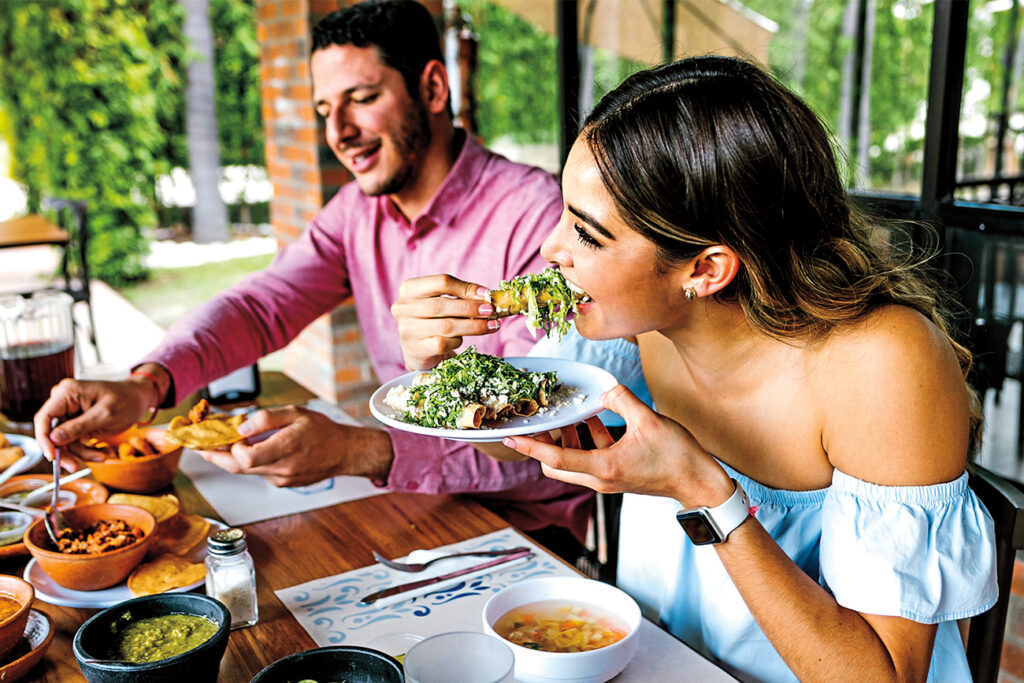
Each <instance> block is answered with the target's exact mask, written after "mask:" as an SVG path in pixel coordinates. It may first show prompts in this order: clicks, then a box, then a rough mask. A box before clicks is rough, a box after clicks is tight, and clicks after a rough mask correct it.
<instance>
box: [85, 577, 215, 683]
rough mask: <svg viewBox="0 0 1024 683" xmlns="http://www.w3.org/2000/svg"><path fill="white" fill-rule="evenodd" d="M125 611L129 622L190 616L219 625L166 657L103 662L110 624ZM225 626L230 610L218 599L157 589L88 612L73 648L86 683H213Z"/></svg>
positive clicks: (107, 652) (105, 656)
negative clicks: (202, 640)
mask: <svg viewBox="0 0 1024 683" xmlns="http://www.w3.org/2000/svg"><path fill="white" fill-rule="evenodd" d="M126 613H127V614H130V615H131V618H132V619H133V620H135V619H145V618H147V617H158V616H161V615H164V614H195V615H197V616H200V617H206V618H207V619H210V620H211V621H213V622H214V623H216V624H217V626H218V628H217V632H216V633H214V634H213V637H212V638H210V639H209V640H207V641H206V642H205V643H202V644H201V645H199V646H198V647H195V648H192V649H191V650H189V651H188V652H183V653H181V654H180V655H175V656H173V657H168V658H167V659H161V660H159V661H156V662H145V663H142V664H131V663H128V662H118V661H110V660H106V658H107V657H108V656H109V648H110V644H111V636H112V633H114V632H115V631H116V627H115V628H114V629H113V630H112V628H111V627H112V626H113V625H114V624H115V622H117V621H118V620H119V619H121V618H122V615H124V614H126ZM230 629H231V613H230V612H229V611H228V608H227V607H225V606H224V604H223V603H221V602H220V601H218V600H214V599H213V598H211V597H208V596H206V595H202V594H200V593H162V594H160V595H147V596H144V597H141V598H135V599H133V600H125V601H124V602H120V603H118V604H116V605H114V606H113V607H108V608H107V609H105V610H103V611H102V612H99V613H98V614H95V615H93V616H92V618H90V619H89V620H88V621H87V622H85V623H84V624H82V626H81V628H79V629H78V632H77V633H75V640H74V642H73V643H72V650H73V651H74V653H75V659H76V660H78V667H79V668H80V669H81V670H82V673H83V674H84V675H85V678H86V679H87V680H88V681H89V682H90V683H166V682H167V681H188V683H207V682H208V683H215V682H216V680H217V673H218V671H219V670H220V660H221V658H222V657H223V656H224V650H226V649H227V646H228V631H229V630H230ZM104 660H106V661H104Z"/></svg>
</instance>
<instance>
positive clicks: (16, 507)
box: [0, 501, 46, 517]
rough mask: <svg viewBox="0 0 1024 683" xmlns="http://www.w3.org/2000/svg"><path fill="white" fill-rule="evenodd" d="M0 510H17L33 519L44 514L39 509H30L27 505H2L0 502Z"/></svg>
mask: <svg viewBox="0 0 1024 683" xmlns="http://www.w3.org/2000/svg"><path fill="white" fill-rule="evenodd" d="M0 508H3V509H4V510H17V511H18V512H24V513H25V514H26V515H32V516H33V517H42V516H43V515H44V514H46V513H44V512H43V511H42V510H40V509H39V508H30V507H28V506H27V505H18V504H17V503H4V502H2V501H0Z"/></svg>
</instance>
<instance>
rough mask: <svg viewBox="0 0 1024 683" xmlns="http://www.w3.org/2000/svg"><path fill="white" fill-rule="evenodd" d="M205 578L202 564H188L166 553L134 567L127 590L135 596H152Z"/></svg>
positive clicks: (177, 556) (204, 567)
mask: <svg viewBox="0 0 1024 683" xmlns="http://www.w3.org/2000/svg"><path fill="white" fill-rule="evenodd" d="M205 576H206V566H205V565H204V564H203V563H202V562H189V561H188V560H186V559H185V558H184V557H181V556H180V555H174V554H170V553H168V554H164V555H160V556H158V557H156V558H154V559H153V561H152V562H147V563H145V564H140V565H139V566H138V567H136V568H135V570H134V571H132V573H131V574H130V575H129V576H128V590H130V591H131V592H132V595H135V596H142V595H153V594H155V593H163V592H165V591H169V590H173V589H175V588H182V587H184V586H188V585H191V584H193V583H195V582H196V581H200V580H202V579H203V578H204V577H205Z"/></svg>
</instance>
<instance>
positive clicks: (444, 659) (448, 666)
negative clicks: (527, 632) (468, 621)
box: [404, 631, 516, 683]
mask: <svg viewBox="0 0 1024 683" xmlns="http://www.w3.org/2000/svg"><path fill="white" fill-rule="evenodd" d="M515 664H516V659H515V655H513V654H512V648H510V647H509V646H508V645H506V644H505V643H504V642H503V641H501V640H499V639H498V638H495V637H494V636H489V635H487V634H486V633H475V632H473V631H453V632H451V633H442V634H440V635H436V636H432V637H430V638H427V639H426V640H423V641H420V642H419V643H416V644H415V645H413V646H412V647H411V648H410V649H409V652H408V653H407V654H406V655H405V663H404V665H405V680H406V682H407V683H512V681H513V680H514V678H513V676H514V674H515Z"/></svg>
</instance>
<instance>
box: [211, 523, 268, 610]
mask: <svg viewBox="0 0 1024 683" xmlns="http://www.w3.org/2000/svg"><path fill="white" fill-rule="evenodd" d="M207 549H208V550H209V554H207V556H206V594H207V595H209V596H210V597H211V598H215V599H217V600H220V601H221V602H223V603H224V604H225V605H226V606H227V608H228V610H229V611H230V612H231V628H233V629H234V628H245V627H246V626H252V625H253V624H255V623H256V621H257V620H258V618H259V617H258V614H257V604H256V568H255V566H254V565H253V561H252V555H250V554H249V551H248V550H246V543H245V532H244V531H242V530H241V529H221V530H220V531H216V532H214V533H212V534H210V537H209V539H207Z"/></svg>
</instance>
